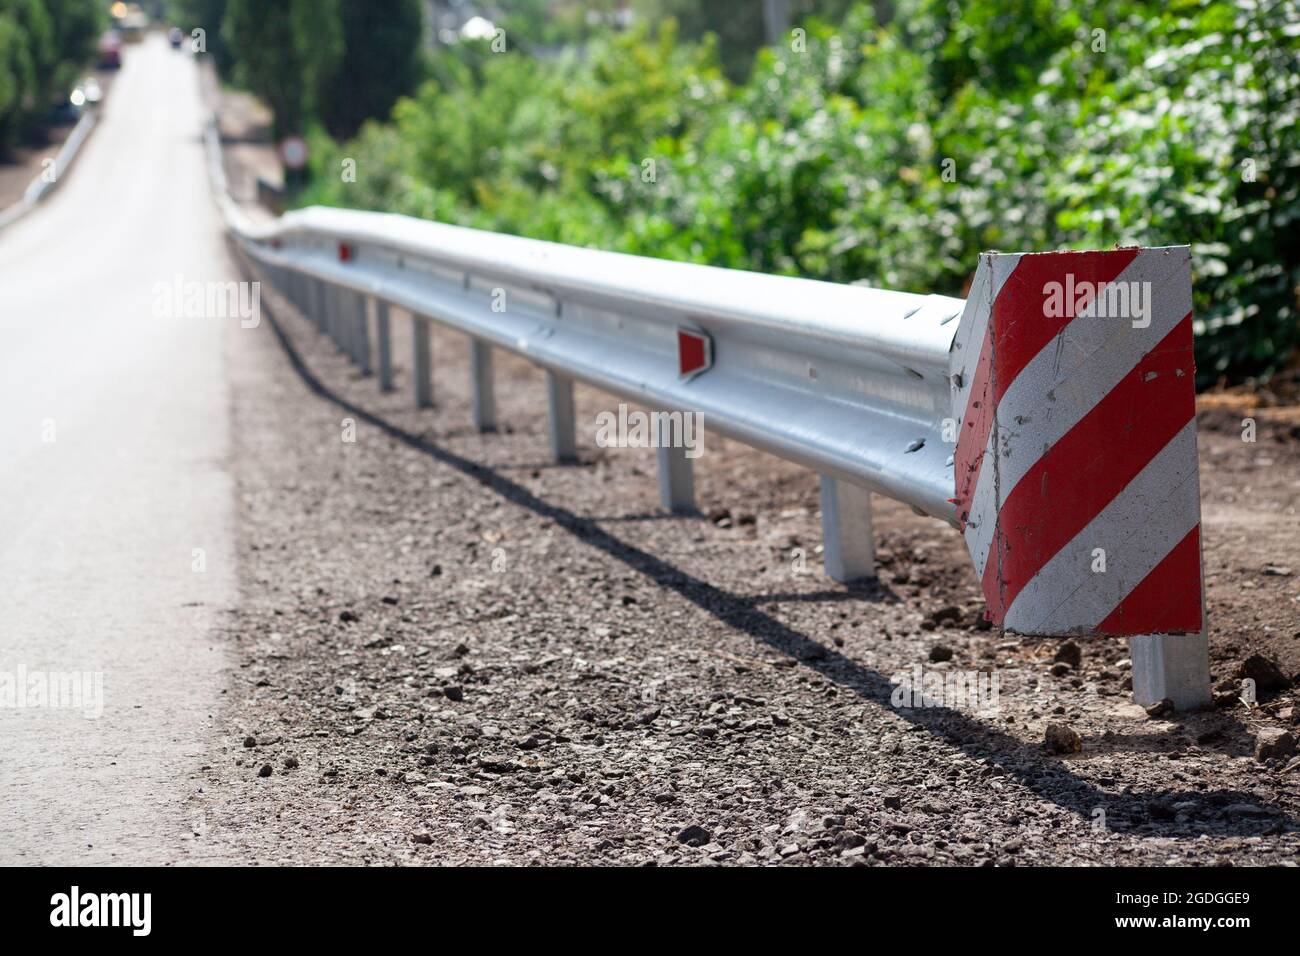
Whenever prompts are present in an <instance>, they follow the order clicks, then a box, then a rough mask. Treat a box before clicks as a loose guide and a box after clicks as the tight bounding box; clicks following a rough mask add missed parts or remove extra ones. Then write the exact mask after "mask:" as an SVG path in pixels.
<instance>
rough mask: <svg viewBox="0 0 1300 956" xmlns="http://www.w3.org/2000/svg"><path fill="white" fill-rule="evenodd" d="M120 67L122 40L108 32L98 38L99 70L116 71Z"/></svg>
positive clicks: (115, 34) (112, 32)
mask: <svg viewBox="0 0 1300 956" xmlns="http://www.w3.org/2000/svg"><path fill="white" fill-rule="evenodd" d="M121 66H122V38H121V37H120V36H118V34H117V31H116V30H109V31H108V32H107V33H105V34H104V35H103V36H102V37H100V38H99V68H100V69H101V70H116V69H118V68H120V67H121Z"/></svg>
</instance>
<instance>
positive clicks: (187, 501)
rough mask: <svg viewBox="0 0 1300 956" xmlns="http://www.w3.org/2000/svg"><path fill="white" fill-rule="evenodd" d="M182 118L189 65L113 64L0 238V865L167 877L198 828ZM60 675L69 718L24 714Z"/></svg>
mask: <svg viewBox="0 0 1300 956" xmlns="http://www.w3.org/2000/svg"><path fill="white" fill-rule="evenodd" d="M201 118H202V110H201V106H200V98H199V89H198V83H197V73H196V71H195V70H194V69H193V64H192V63H190V62H189V57H188V56H186V55H185V54H182V53H177V52H174V51H172V50H171V49H170V48H169V47H168V46H167V44H166V43H165V42H164V41H163V40H162V39H161V38H159V37H152V38H150V39H149V40H148V41H147V42H145V43H144V44H142V45H140V46H133V47H129V48H128V49H127V51H126V62H125V66H124V68H123V70H122V73H121V75H120V77H119V79H118V82H116V83H115V84H114V87H113V90H112V98H111V100H110V101H108V102H107V103H106V104H105V106H104V116H103V120H102V122H101V124H100V126H99V127H98V128H97V129H96V130H95V132H94V134H93V135H92V137H91V139H90V141H89V142H88V144H87V146H86V148H85V150H84V151H83V153H82V155H81V156H80V157H79V159H78V161H77V163H76V164H75V166H74V167H73V169H72V170H71V171H70V173H69V174H68V176H67V180H66V182H64V183H63V184H62V185H61V188H60V189H59V190H57V191H56V192H55V193H54V194H53V195H52V196H51V197H50V198H49V200H48V202H47V203H46V204H45V205H43V206H41V207H40V208H38V209H37V210H35V211H34V212H32V213H31V214H30V215H28V216H27V217H26V218H24V219H23V220H21V221H20V222H18V223H17V224H16V225H14V226H13V227H11V228H10V229H9V230H7V231H5V232H4V233H0V342H2V343H3V345H2V346H0V407H2V408H3V409H4V412H3V414H0V449H2V452H0V501H3V502H4V506H3V508H2V509H0V863H6V864H11V863H53V862H58V863H63V864H79V863H104V862H163V861H165V860H168V859H173V858H175V857H176V856H177V852H176V851H175V849H167V850H164V849H163V848H164V847H167V848H175V847H178V846H179V847H183V846H184V840H185V838H186V835H187V834H188V833H189V832H190V831H191V830H192V829H193V828H194V824H193V821H189V820H186V819H184V816H185V812H184V811H183V809H181V808H182V807H183V806H184V801H183V799H182V797H183V795H184V794H185V793H186V792H188V790H189V789H191V788H192V787H193V784H192V783H191V781H190V779H189V777H188V775H189V774H192V773H193V772H194V770H195V768H196V767H197V766H198V764H199V763H200V762H201V754H202V746H203V741H204V739H205V730H206V728H207V727H208V726H209V723H210V721H211V719H212V715H213V714H214V713H215V712H216V708H217V705H218V703H219V701H220V695H221V686H222V674H223V668H224V664H225V656H224V651H223V650H222V648H221V647H220V646H219V645H218V644H217V642H216V641H215V640H214V639H213V638H212V631H213V628H214V627H215V625H216V623H217V622H218V621H219V619H220V616H221V614H222V613H223V611H224V610H225V609H227V608H228V607H230V606H231V603H232V601H233V595H234V593H235V575H234V569H233V567H232V561H233V553H234V552H233V548H232V544H231V541H232V484H231V479H230V475H229V472H228V447H229V438H230V436H229V425H228V416H227V412H228V403H229V394H228V384H227V375H226V361H227V359H226V355H225V346H226V344H227V342H228V339H227V326H228V324H229V322H230V320H224V319H216V318H182V317H176V316H174V315H158V314H156V311H157V310H156V309H155V305H156V304H159V303H158V302H156V300H158V289H157V286H158V284H159V283H173V282H174V281H175V277H176V276H182V277H184V280H185V281H200V282H213V281H225V280H230V279H234V278H236V272H235V269H234V266H233V264H232V263H231V261H230V260H229V258H228V256H227V253H226V250H225V246H224V243H223V240H222V238H221V230H220V227H219V224H218V218H217V212H216V209H215V207H214V206H213V204H212V199H211V194H210V191H209V187H208V183H207V178H206V171H205V167H204V163H203V151H202V145H201V140H200V138H199V137H200V131H201ZM236 321H237V320H236ZM200 569H201V570H200ZM73 672H76V673H78V674H86V673H89V674H90V675H92V676H91V677H90V678H89V679H88V680H79V681H78V682H77V685H76V686H78V687H80V688H82V690H83V697H82V700H81V702H80V707H78V706H76V704H77V701H76V700H75V698H72V697H71V696H70V694H66V693H65V694H58V695H56V694H50V695H48V698H47V700H46V701H45V702H44V705H42V700H41V696H40V693H39V688H40V687H41V686H42V685H43V684H47V682H54V683H49V684H48V686H57V682H56V678H54V677H53V676H52V675H56V674H69V673H73ZM24 677H25V678H26V680H25V681H24V680H23V678H24ZM6 679H7V680H8V681H9V684H8V686H9V694H8V696H7V697H6V693H5V691H6ZM99 681H102V684H100V686H101V687H102V696H101V694H100V693H99V692H98V691H97V690H96V684H97V682H99ZM15 682H17V683H20V684H23V685H25V687H24V686H18V687H17V689H16V692H15V691H14V683H15ZM70 686H71V685H65V687H69V688H70ZM101 701H102V713H100V714H99V715H98V716H97V717H96V716H95V713H96V711H98V710H99V709H100V706H99V705H100V703H101Z"/></svg>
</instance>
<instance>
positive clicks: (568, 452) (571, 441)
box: [546, 369, 578, 462]
mask: <svg viewBox="0 0 1300 956" xmlns="http://www.w3.org/2000/svg"><path fill="white" fill-rule="evenodd" d="M546 397H547V400H548V404H549V406H550V410H551V414H550V422H551V456H552V457H553V458H554V459H555V460H556V461H557V462H566V461H573V460H574V459H576V458H577V457H578V443H577V437H576V435H575V432H576V431H577V428H576V424H575V421H574V419H575V417H576V416H575V413H574V409H573V379H571V378H569V377H568V376H567V375H560V374H558V373H556V372H552V371H550V370H549V369H548V370H547V372H546Z"/></svg>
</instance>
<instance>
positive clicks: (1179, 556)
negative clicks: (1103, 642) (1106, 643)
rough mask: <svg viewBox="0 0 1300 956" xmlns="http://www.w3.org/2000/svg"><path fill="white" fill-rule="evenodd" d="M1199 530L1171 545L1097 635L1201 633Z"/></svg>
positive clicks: (1112, 613)
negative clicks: (1197, 585) (1171, 547)
mask: <svg viewBox="0 0 1300 956" xmlns="http://www.w3.org/2000/svg"><path fill="white" fill-rule="evenodd" d="M1200 580H1201V526H1200V525H1199V524H1198V525H1197V526H1196V527H1195V528H1193V529H1192V530H1191V531H1189V532H1187V536H1186V537H1185V538H1183V540H1182V541H1180V542H1178V544H1176V545H1174V549H1173V550H1172V551H1170V552H1169V553H1168V554H1167V555H1165V556H1164V558H1163V559H1162V560H1161V562H1160V563H1159V564H1157V565H1156V566H1155V567H1154V568H1152V569H1151V572H1150V573H1149V574H1148V575H1147V576H1146V577H1145V578H1143V579H1142V581H1141V583H1139V584H1138V586H1137V587H1135V588H1134V589H1133V590H1132V591H1130V592H1129V593H1128V596H1127V597H1125V598H1124V600H1123V601H1121V602H1120V603H1119V606H1118V607H1117V608H1115V610H1113V611H1111V612H1110V614H1109V615H1108V616H1107V617H1106V620H1104V621H1102V622H1101V623H1100V624H1099V625H1097V632H1098V633H1099V634H1120V635H1122V634H1181V633H1188V634H1195V633H1199V632H1200V630H1201V589H1200V588H1199V587H1191V588H1189V584H1190V583H1191V582H1198V583H1199V582H1200Z"/></svg>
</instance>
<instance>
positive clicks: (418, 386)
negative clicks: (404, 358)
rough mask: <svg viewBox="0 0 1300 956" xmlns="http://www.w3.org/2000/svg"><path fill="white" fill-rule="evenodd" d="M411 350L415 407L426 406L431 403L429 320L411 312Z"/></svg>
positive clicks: (431, 380) (431, 372) (431, 362)
mask: <svg viewBox="0 0 1300 956" xmlns="http://www.w3.org/2000/svg"><path fill="white" fill-rule="evenodd" d="M411 352H412V354H413V355H414V356H415V368H414V372H413V376H412V377H413V379H414V382H415V407H416V408H428V407H429V406H431V405H432V404H433V368H432V366H433V360H432V351H431V348H430V344H429V320H428V319H426V318H424V317H423V316H419V315H416V314H415V313H414V312H412V313H411Z"/></svg>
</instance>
